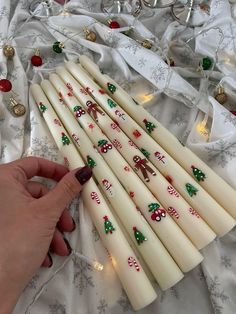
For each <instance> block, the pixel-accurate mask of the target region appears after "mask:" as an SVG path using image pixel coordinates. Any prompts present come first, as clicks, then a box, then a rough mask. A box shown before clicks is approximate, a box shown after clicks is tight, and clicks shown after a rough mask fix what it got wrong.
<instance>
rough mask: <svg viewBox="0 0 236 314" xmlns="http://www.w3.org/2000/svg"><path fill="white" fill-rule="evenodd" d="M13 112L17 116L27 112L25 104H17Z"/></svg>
mask: <svg viewBox="0 0 236 314" xmlns="http://www.w3.org/2000/svg"><path fill="white" fill-rule="evenodd" d="M12 111H13V113H14V114H15V115H16V116H17V117H21V116H23V115H24V114H25V112H26V110H25V106H24V105H22V104H17V105H15V106H14V107H13V108H12Z"/></svg>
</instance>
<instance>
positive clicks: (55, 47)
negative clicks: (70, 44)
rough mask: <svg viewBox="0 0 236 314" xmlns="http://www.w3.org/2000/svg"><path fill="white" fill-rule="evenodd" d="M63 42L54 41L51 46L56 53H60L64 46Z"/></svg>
mask: <svg viewBox="0 0 236 314" xmlns="http://www.w3.org/2000/svg"><path fill="white" fill-rule="evenodd" d="M64 47H65V46H64V44H63V43H61V42H60V41H55V43H54V44H53V46H52V49H53V51H55V52H56V53H62V49H63V48H64Z"/></svg>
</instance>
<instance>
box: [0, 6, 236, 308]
mask: <svg viewBox="0 0 236 314" xmlns="http://www.w3.org/2000/svg"><path fill="white" fill-rule="evenodd" d="M198 2H199V1H196V3H198ZM29 3H30V1H28V0H19V1H17V0H9V1H4V0H0V41H1V44H0V46H2V45H3V44H4V42H5V40H6V38H9V37H10V36H13V37H14V39H13V45H15V46H17V45H18V46H19V47H25V46H26V47H29V46H32V47H37V48H39V49H40V52H41V56H42V58H43V63H44V64H43V69H44V71H42V74H43V76H45V78H47V77H48V72H49V71H50V69H54V68H55V66H57V65H60V64H62V62H64V60H65V59H75V58H77V56H78V54H86V55H88V56H89V57H90V58H92V59H93V60H94V61H96V63H97V64H98V65H99V66H100V68H101V69H102V70H103V71H104V72H105V73H107V74H108V75H109V76H111V77H112V78H113V79H114V80H115V81H117V83H119V84H120V85H121V86H122V87H123V88H124V89H125V90H126V91H128V92H129V94H130V95H132V96H134V97H135V99H137V101H139V102H140V103H142V104H143V105H144V106H146V108H147V109H148V110H149V111H150V112H151V113H152V114H153V115H154V116H155V117H156V118H157V119H158V120H159V121H160V122H162V123H163V125H164V126H166V127H167V128H168V129H169V130H170V131H171V132H172V133H174V134H175V135H176V136H177V137H178V139H179V140H180V141H181V142H183V143H186V145H187V146H189V147H190V148H191V149H192V150H193V151H194V152H195V153H196V154H197V155H198V156H200V157H201V158H202V159H203V160H204V161H205V162H206V163H207V164H209V165H210V166H211V167H212V168H213V169H214V170H215V171H216V172H217V173H218V174H220V175H221V176H222V177H223V178H224V179H225V180H226V181H228V182H229V183H230V184H231V185H232V186H233V187H234V188H236V178H235V173H236V117H235V116H233V115H232V114H231V113H230V112H229V111H228V110H226V109H225V108H223V107H222V106H221V105H220V104H219V103H217V102H216V100H215V99H214V98H213V97H211V96H213V88H212V87H211V86H209V91H210V94H209V95H207V97H206V98H205V101H204V106H203V107H202V108H203V109H204V110H205V112H206V113H209V116H210V119H211V120H212V124H211V127H210V132H209V136H208V140H207V141H206V138H205V137H204V136H199V133H198V132H196V125H197V123H198V122H199V121H201V120H202V117H203V115H202V113H201V112H200V111H199V110H198V107H201V106H202V104H199V103H198V97H199V93H198V89H199V81H200V80H199V78H200V76H199V73H198V72H197V71H196V69H197V67H198V65H199V56H206V55H207V56H209V57H211V58H213V59H214V58H215V51H216V49H217V48H218V45H219V42H220V35H219V34H220V32H219V29H220V30H221V32H222V33H223V35H224V38H223V41H222V42H221V43H220V47H219V51H218V59H217V60H216V62H217V67H216V69H217V70H216V71H214V72H212V73H210V78H211V79H212V80H213V83H215V82H216V81H217V82H218V81H219V80H221V84H222V85H223V86H224V88H225V90H226V91H227V93H228V95H229V100H230V101H229V104H227V106H228V107H227V106H226V107H227V108H228V109H230V110H235V111H236V108H235V107H234V106H235V104H236V91H235V86H236V75H235V73H236V72H235V65H236V62H235V59H234V58H235V53H236V22H235V21H236V20H235V16H236V4H235V5H232V6H231V5H230V3H229V2H228V0H212V1H211V3H210V1H204V3H209V4H210V6H211V8H210V11H209V12H208V13H204V20H205V24H204V25H203V26H202V27H198V28H195V29H192V28H184V27H183V26H181V25H179V24H178V23H177V22H176V21H174V20H173V18H172V16H171V13H170V9H169V8H164V9H158V10H147V11H144V12H143V16H141V17H140V18H139V19H138V20H137V19H134V18H133V17H132V16H121V17H119V18H117V19H118V21H119V23H120V25H121V27H124V26H127V25H133V23H135V24H134V25H135V30H134V31H133V32H132V33H131V34H130V36H129V37H128V36H125V35H124V34H122V33H121V32H120V31H119V30H115V31H114V32H113V31H111V29H110V28H109V27H108V25H107V19H108V17H107V16H106V15H104V14H101V13H98V12H99V8H100V1H99V0H71V1H70V2H69V3H68V9H70V8H74V9H73V10H74V12H75V13H77V14H80V15H79V17H78V15H72V16H70V17H62V16H60V17H52V18H50V19H49V20H48V21H43V23H41V22H40V21H39V20H37V19H30V20H29V22H28V25H27V26H26V25H25V26H24V25H23V23H24V21H25V20H26V19H27V18H28V17H29V13H28V7H29ZM95 22H96V23H95ZM90 24H93V25H92V26H91V27H90V28H89V29H91V30H92V31H95V32H96V33H97V38H98V40H97V41H96V42H94V43H93V42H89V41H87V40H85V38H84V33H83V28H84V27H85V26H89V25H90ZM20 26H22V27H20ZM208 28H214V29H213V30H211V31H209V32H205V33H201V34H200V31H202V30H207V29H208ZM78 32H81V33H80V34H79V35H77V36H74V37H73V40H68V41H67V42H66V45H65V46H66V48H65V54H64V53H62V54H57V55H55V53H54V52H53V51H52V49H51V47H52V43H53V42H55V41H65V40H66V39H67V37H68V36H69V37H72V36H73V35H75V33H78ZM194 35H196V37H194ZM191 37H194V39H193V41H192V43H193V42H194V41H195V51H194V50H192V49H190V47H189V46H188V45H186V39H187V38H191ZM135 39H138V40H142V39H151V40H152V42H153V46H152V48H151V49H150V50H147V49H145V48H144V47H142V46H141V45H140V44H138V43H137V42H136V41H135ZM32 53H33V50H32V51H31V50H30V49H24V48H19V49H18V48H16V57H15V58H14V66H13V67H12V66H9V67H8V68H7V65H6V62H5V59H4V56H3V54H2V53H1V54H0V63H1V65H0V77H1V78H3V77H6V75H8V78H9V79H10V80H11V81H12V83H13V89H14V91H15V92H16V93H17V94H18V96H17V97H18V98H17V99H18V101H19V102H21V103H23V104H25V105H26V107H27V112H28V113H27V115H25V116H23V117H21V118H15V117H13V116H12V115H11V113H10V111H9V110H8V108H7V99H6V97H5V95H3V94H2V93H0V147H1V151H0V162H1V163H6V162H9V161H12V160H15V159H17V158H20V157H22V156H29V155H33V156H40V157H43V158H47V159H50V160H53V161H57V162H60V163H62V162H63V159H62V157H61V155H60V154H59V152H58V149H57V147H56V145H55V143H54V141H53V139H52V137H51V135H50V134H49V132H48V130H47V128H46V126H45V124H44V122H43V120H42V118H41V115H40V113H39V110H38V108H37V107H36V106H35V104H34V102H33V101H32V99H31V97H28V82H29V81H33V82H40V76H39V75H38V71H40V68H33V67H32V65H31V64H30V58H31V56H32ZM166 56H169V57H171V58H172V59H173V60H174V61H175V64H176V66H175V67H171V68H170V67H168V66H167V64H166V62H165V61H166V60H165V57H166ZM225 60H227V62H225ZM47 70H48V71H47ZM229 91H231V93H229ZM183 158H184V156H183ZM44 182H46V184H47V185H48V186H51V185H52V184H53V183H51V182H49V181H44ZM216 189H219V193H220V187H216ZM78 207H79V211H77V209H78ZM70 210H71V213H72V215H73V217H74V219H75V221H76V223H77V228H76V231H75V232H73V234H71V235H69V236H68V239H69V241H70V243H71V246H72V247H73V248H74V249H76V250H78V251H79V252H82V253H83V254H84V255H86V256H88V257H90V258H92V259H97V260H98V261H99V262H101V263H102V264H103V265H104V271H103V272H97V271H94V270H93V269H92V267H91V266H89V265H88V264H86V262H84V261H82V260H80V259H78V258H76V257H75V256H73V258H71V259H70V260H69V261H68V262H67V264H66V265H65V266H64V268H63V270H62V271H60V272H59V273H58V274H57V275H56V276H55V277H54V278H53V280H51V281H50V282H49V284H48V285H47V287H46V289H45V290H44V291H43V293H42V294H41V295H40V297H39V298H38V299H37V301H36V302H35V303H34V305H33V306H32V307H31V308H30V311H29V312H28V314H29V313H30V314H41V313H44V314H77V313H78V314H121V313H125V314H131V313H132V314H134V313H135V312H134V311H133V310H132V308H131V305H130V303H129V301H128V299H127V296H126V294H125V292H124V290H123V289H122V287H121V284H120V282H119V280H118V278H117V276H116V273H115V272H114V270H113V268H112V266H111V262H110V259H109V256H108V254H107V252H106V250H105V249H104V247H103V245H102V243H101V241H100V238H99V235H98V233H97V231H96V229H95V228H94V226H93V224H92V222H91V219H90V217H89V215H88V213H87V211H86V209H84V208H83V204H82V203H80V200H79V199H77V200H75V201H74V202H73V203H72V204H71V206H70ZM235 242H236V231H235V230H233V231H231V232H230V233H229V234H228V235H226V236H225V237H223V238H222V239H218V240H216V241H214V242H213V243H212V244H211V245H209V246H208V247H207V248H205V249H204V250H203V252H202V253H203V255H204V261H203V263H202V265H201V266H199V267H197V268H196V269H194V270H193V271H192V272H190V273H188V274H186V275H185V277H184V279H183V280H182V281H181V282H180V283H178V284H177V285H176V286H174V287H173V288H171V289H169V290H167V291H165V292H162V291H160V289H159V288H158V287H156V289H157V292H158V299H157V300H156V301H155V302H154V303H153V304H151V305H150V306H148V307H147V308H145V309H144V310H142V311H140V312H139V313H140V314H154V313H161V314H169V313H173V314H174V313H176V314H177V313H178V314H179V313H181V314H189V313H191V314H199V313H203V314H213V313H215V314H234V313H235V309H236V300H235V290H236V275H235V274H236V263H235ZM64 261H65V259H64V258H60V257H57V258H56V257H54V266H53V269H50V270H45V269H40V270H39V272H38V273H37V274H36V275H35V276H34V277H33V278H32V280H31V281H30V283H29V284H28V286H27V287H26V288H25V290H24V292H23V293H22V296H21V298H20V300H19V302H18V304H17V306H16V309H15V311H14V314H19V313H25V311H26V309H27V308H28V306H29V304H30V303H31V302H32V299H33V298H34V297H35V295H36V294H37V292H38V291H39V290H40V288H41V287H42V285H43V284H44V283H45V282H46V281H47V280H48V279H49V278H50V277H51V275H52V274H53V273H54V272H55V270H56V269H58V267H60V265H62V263H63V262H64Z"/></svg>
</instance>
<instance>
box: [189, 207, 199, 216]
mask: <svg viewBox="0 0 236 314" xmlns="http://www.w3.org/2000/svg"><path fill="white" fill-rule="evenodd" d="M189 212H190V214H192V215H193V216H196V217H197V218H200V215H199V214H198V212H197V211H196V210H195V209H193V208H191V207H190V208H189Z"/></svg>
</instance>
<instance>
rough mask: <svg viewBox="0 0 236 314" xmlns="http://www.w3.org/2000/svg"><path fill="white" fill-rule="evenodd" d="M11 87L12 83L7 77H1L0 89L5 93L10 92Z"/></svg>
mask: <svg viewBox="0 0 236 314" xmlns="http://www.w3.org/2000/svg"><path fill="white" fill-rule="evenodd" d="M11 89H12V84H11V82H10V81H9V80H7V79H2V80H0V91H1V92H4V93H7V92H10V90H11Z"/></svg>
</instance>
